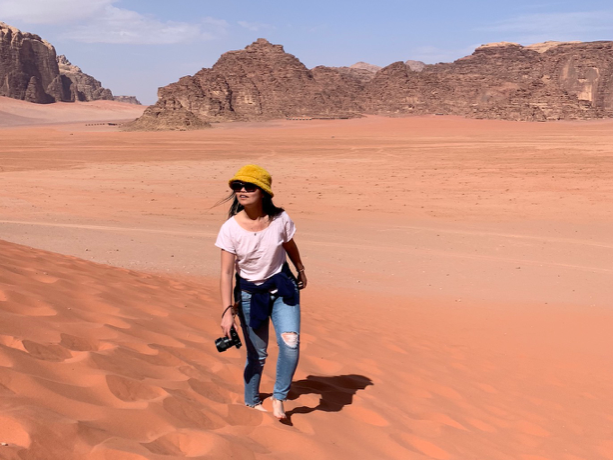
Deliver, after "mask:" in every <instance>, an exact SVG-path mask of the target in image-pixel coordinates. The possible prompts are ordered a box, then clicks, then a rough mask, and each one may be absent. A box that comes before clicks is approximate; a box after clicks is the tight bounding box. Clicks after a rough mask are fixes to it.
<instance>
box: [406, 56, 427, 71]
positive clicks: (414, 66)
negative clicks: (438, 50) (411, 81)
mask: <svg viewBox="0 0 613 460" xmlns="http://www.w3.org/2000/svg"><path fill="white" fill-rule="evenodd" d="M404 63H405V65H406V66H407V67H408V68H409V69H411V70H412V71H414V72H421V71H422V70H424V68H425V67H426V64H424V63H423V62H421V61H412V60H411V59H409V60H408V61H404Z"/></svg>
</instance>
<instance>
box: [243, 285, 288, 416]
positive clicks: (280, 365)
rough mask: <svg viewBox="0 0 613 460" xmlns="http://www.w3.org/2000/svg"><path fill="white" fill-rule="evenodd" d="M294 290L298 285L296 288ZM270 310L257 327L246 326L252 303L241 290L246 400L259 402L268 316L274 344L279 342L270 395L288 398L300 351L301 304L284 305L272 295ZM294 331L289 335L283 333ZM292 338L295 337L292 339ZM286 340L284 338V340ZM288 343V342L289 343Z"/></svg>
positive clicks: (249, 297)
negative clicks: (265, 319)
mask: <svg viewBox="0 0 613 460" xmlns="http://www.w3.org/2000/svg"><path fill="white" fill-rule="evenodd" d="M296 290H297V288H296ZM271 302H272V303H273V305H272V313H271V315H270V318H269V319H268V320H267V321H266V322H265V323H264V324H263V325H262V326H260V327H259V328H258V329H253V328H251V327H249V308H250V304H251V294H250V293H249V292H246V291H241V309H240V313H239V316H240V319H241V327H242V329H243V337H244V340H245V347H246V348H247V363H246V364H245V373H244V379H245V404H246V405H248V406H252V407H253V406H257V405H258V404H261V403H262V400H261V399H260V380H261V378H262V371H263V370H264V363H265V362H266V357H267V356H268V352H267V349H268V326H269V322H270V319H272V324H273V326H274V328H275V334H276V336H277V345H278V346H279V357H278V359H277V378H276V380H275V387H274V390H273V396H274V398H275V399H278V400H280V401H283V400H285V399H287V393H288V392H289V387H290V385H291V384H292V378H293V377H294V372H296V367H297V366H298V357H299V355H300V304H299V303H298V304H296V305H294V306H291V305H287V304H285V303H284V302H283V299H282V298H281V297H277V296H275V295H272V296H271ZM285 333H294V334H295V335H294V336H293V337H292V336H291V335H290V336H286V338H285V339H284V338H283V335H282V334H285ZM292 339H295V340H292ZM286 341H287V342H286ZM288 343H289V344H288Z"/></svg>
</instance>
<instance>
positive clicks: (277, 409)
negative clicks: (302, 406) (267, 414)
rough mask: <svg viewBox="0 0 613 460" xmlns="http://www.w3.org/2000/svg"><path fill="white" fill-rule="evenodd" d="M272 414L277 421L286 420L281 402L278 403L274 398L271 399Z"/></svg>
mask: <svg viewBox="0 0 613 460" xmlns="http://www.w3.org/2000/svg"><path fill="white" fill-rule="evenodd" d="M272 413H273V415H274V416H275V417H277V418H278V419H279V420H283V419H285V418H287V415H285V410H284V409H283V401H279V400H278V399H275V398H274V397H273V398H272Z"/></svg>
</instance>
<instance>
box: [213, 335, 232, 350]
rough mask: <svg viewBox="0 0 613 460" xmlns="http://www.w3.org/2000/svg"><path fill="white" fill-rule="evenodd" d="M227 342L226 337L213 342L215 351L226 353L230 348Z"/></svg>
mask: <svg viewBox="0 0 613 460" xmlns="http://www.w3.org/2000/svg"><path fill="white" fill-rule="evenodd" d="M228 342H229V340H228V338H227V337H221V338H219V339H217V340H215V346H216V347H217V351H218V352H220V353H221V352H222V351H226V350H227V349H228V348H230V345H228Z"/></svg>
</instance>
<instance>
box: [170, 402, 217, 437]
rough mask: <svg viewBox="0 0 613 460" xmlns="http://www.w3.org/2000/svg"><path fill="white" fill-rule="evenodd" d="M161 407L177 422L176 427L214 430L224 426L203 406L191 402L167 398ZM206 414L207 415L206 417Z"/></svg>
mask: <svg viewBox="0 0 613 460" xmlns="http://www.w3.org/2000/svg"><path fill="white" fill-rule="evenodd" d="M163 406H164V409H165V410H166V412H168V413H169V414H170V415H172V416H173V417H174V418H176V419H177V420H178V421H179V423H178V426H181V425H183V426H184V427H189V428H199V429H205V430H216V429H218V428H221V427H222V426H225V425H226V423H225V422H224V421H223V420H221V419H220V418H219V417H218V416H215V415H214V414H211V413H210V412H209V411H208V410H207V408H206V407H205V406H203V405H202V404H199V403H197V402H195V401H193V400H186V399H179V398H175V397H173V396H168V397H167V398H165V399H164V403H163ZM207 412H209V415H206V413H207Z"/></svg>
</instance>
